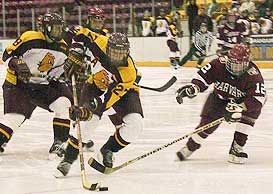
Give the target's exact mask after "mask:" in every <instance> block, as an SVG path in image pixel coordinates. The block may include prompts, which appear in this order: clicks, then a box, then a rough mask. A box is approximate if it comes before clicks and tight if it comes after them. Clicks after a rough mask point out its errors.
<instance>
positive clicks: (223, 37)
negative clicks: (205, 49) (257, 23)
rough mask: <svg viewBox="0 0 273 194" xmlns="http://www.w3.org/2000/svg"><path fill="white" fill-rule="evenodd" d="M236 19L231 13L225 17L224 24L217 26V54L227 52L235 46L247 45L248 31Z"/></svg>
mask: <svg viewBox="0 0 273 194" xmlns="http://www.w3.org/2000/svg"><path fill="white" fill-rule="evenodd" d="M238 19H239V18H238V17H237V16H236V15H235V14H234V13H233V12H230V13H228V15H227V21H226V23H225V24H224V25H221V26H218V32H217V39H218V40H217V41H218V47H219V50H218V51H217V52H218V53H219V54H223V53H225V52H227V51H228V50H229V49H231V48H233V47H234V45H236V44H240V43H243V44H245V43H247V36H248V35H249V34H248V33H249V30H248V29H247V28H246V26H245V24H244V23H243V22H240V23H239V22H238Z"/></svg>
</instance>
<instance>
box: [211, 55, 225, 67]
mask: <svg viewBox="0 0 273 194" xmlns="http://www.w3.org/2000/svg"><path fill="white" fill-rule="evenodd" d="M227 60H228V59H227V57H225V56H220V57H218V58H216V59H213V60H211V61H210V62H209V64H210V65H211V67H212V68H213V69H217V70H219V69H221V68H223V67H225V65H226V62H227Z"/></svg>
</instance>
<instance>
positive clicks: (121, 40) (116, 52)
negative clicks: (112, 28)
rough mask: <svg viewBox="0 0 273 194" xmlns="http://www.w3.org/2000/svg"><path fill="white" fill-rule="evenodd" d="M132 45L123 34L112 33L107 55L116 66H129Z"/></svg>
mask: <svg viewBox="0 0 273 194" xmlns="http://www.w3.org/2000/svg"><path fill="white" fill-rule="evenodd" d="M129 48H130V43H129V40H128V38H127V36H126V35H125V34H123V33H119V32H117V33H112V34H111V35H110V37H109V39H108V43H107V47H106V54H107V56H108V57H109V59H110V61H111V63H112V64H113V65H115V66H122V65H127V58H128V55H129Z"/></svg>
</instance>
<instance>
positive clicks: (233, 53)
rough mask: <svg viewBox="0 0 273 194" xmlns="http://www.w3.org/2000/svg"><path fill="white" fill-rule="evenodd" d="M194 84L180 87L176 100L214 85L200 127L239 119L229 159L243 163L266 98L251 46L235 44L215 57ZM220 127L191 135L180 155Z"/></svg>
mask: <svg viewBox="0 0 273 194" xmlns="http://www.w3.org/2000/svg"><path fill="white" fill-rule="evenodd" d="M191 83H192V84H191V85H186V86H183V87H181V88H180V89H178V91H177V97H176V100H177V102H178V103H179V104H181V103H182V102H183V98H184V97H188V98H194V97H195V96H196V95H197V94H198V93H199V92H204V91H205V90H206V89H207V88H208V86H209V85H211V84H214V90H213V92H212V93H210V95H209V96H208V98H207V100H206V102H205V105H204V107H203V110H202V113H201V121H200V124H199V126H198V127H200V126H203V125H205V124H208V123H210V122H212V121H214V120H216V119H219V118H221V117H225V119H226V121H228V122H236V128H235V132H234V138H233V142H232V144H231V147H230V150H229V162H232V163H244V162H245V160H246V159H247V158H248V155H247V153H245V152H244V151H243V147H244V146H245V144H246V142H247V139H248V134H249V131H251V129H252V128H253V126H254V124H255V121H256V119H258V117H259V115H260V113H261V109H262V107H263V104H264V102H265V97H266V91H265V87H264V80H263V77H262V75H261V73H260V71H259V69H258V67H257V66H256V65H255V64H254V63H253V62H252V61H250V50H249V48H248V47H247V46H245V45H242V44H237V45H235V47H234V48H232V49H231V50H230V51H229V52H228V54H226V55H225V56H221V57H219V58H217V59H214V60H212V61H211V62H209V63H208V64H207V65H206V66H204V67H203V68H202V69H201V70H199V71H198V72H197V74H196V76H195V77H194V78H193V79H192V81H191ZM218 126H219V125H217V126H215V127H211V128H209V129H207V130H205V131H203V132H200V133H198V134H194V135H192V136H191V137H190V138H189V139H188V142H187V144H186V145H185V146H184V147H183V148H182V149H181V150H179V151H178V152H177V156H178V158H179V159H180V160H181V161H182V160H185V159H186V158H188V157H189V156H190V155H191V154H192V153H193V152H194V151H196V150H197V149H199V148H200V147H201V144H202V142H203V141H204V140H205V138H207V137H208V136H209V135H210V134H212V133H213V132H214V131H215V130H216V129H217V128H218Z"/></svg>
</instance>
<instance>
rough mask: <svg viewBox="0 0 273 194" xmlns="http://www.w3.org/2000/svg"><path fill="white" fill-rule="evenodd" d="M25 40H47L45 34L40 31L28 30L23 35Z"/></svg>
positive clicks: (22, 37)
mask: <svg viewBox="0 0 273 194" xmlns="http://www.w3.org/2000/svg"><path fill="white" fill-rule="evenodd" d="M20 39H22V41H23V42H27V41H31V40H45V39H46V38H45V35H44V34H43V33H42V32H39V31H26V32H24V33H23V34H22V35H21V36H20Z"/></svg>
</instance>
